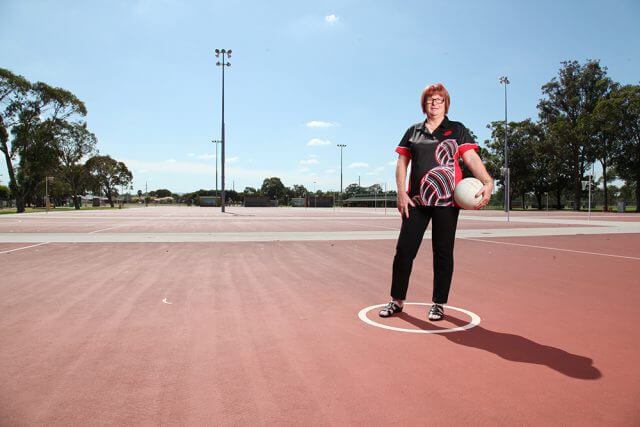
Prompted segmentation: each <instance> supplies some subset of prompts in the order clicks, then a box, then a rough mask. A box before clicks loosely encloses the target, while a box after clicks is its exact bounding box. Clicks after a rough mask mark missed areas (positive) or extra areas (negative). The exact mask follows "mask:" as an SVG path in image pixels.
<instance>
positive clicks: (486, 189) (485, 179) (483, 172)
mask: <svg viewBox="0 0 640 427" xmlns="http://www.w3.org/2000/svg"><path fill="white" fill-rule="evenodd" d="M462 160H464V164H465V165H467V167H468V168H469V170H471V173H472V174H473V176H475V177H476V178H478V179H479V180H480V181H481V182H482V184H483V185H482V188H481V189H480V191H478V194H476V197H478V196H482V200H481V201H480V203H478V206H476V209H482V208H484V207H485V206H487V204H488V203H489V199H490V198H491V192H492V191H493V178H491V176H490V175H489V172H487V168H485V167H484V163H482V159H481V158H480V156H478V153H476V150H467V151H465V152H464V153H463V154H462Z"/></svg>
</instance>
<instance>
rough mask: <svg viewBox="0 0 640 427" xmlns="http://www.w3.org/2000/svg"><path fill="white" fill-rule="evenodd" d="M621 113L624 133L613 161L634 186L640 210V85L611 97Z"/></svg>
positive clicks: (621, 128) (621, 90)
mask: <svg viewBox="0 0 640 427" xmlns="http://www.w3.org/2000/svg"><path fill="white" fill-rule="evenodd" d="M609 100H610V102H611V103H612V104H613V105H615V106H616V107H617V108H618V110H619V111H620V112H622V114H621V117H620V119H621V121H620V122H618V123H619V126H618V129H617V130H618V132H619V133H620V134H621V135H622V137H621V138H620V140H619V142H618V144H617V145H616V148H615V149H614V154H613V161H614V163H615V166H616V170H617V171H618V175H619V176H620V178H622V179H624V180H625V181H626V183H627V186H630V187H634V189H635V199H636V212H640V85H627V86H623V87H621V88H620V89H618V90H616V91H614V92H613V93H612V94H611V96H610V97H609Z"/></svg>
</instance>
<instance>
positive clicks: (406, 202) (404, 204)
mask: <svg viewBox="0 0 640 427" xmlns="http://www.w3.org/2000/svg"><path fill="white" fill-rule="evenodd" d="M489 194H491V193H489ZM409 206H411V207H414V208H415V207H416V204H415V203H413V200H411V197H409V195H408V194H407V192H406V191H402V192H400V193H398V210H399V211H400V215H401V216H406V217H407V218H409Z"/></svg>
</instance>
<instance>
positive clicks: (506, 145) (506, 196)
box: [500, 76, 511, 221]
mask: <svg viewBox="0 0 640 427" xmlns="http://www.w3.org/2000/svg"><path fill="white" fill-rule="evenodd" d="M509 83H510V82H509V79H508V78H507V76H502V77H500V84H504V210H505V212H506V213H507V221H509V185H510V181H511V176H510V174H509V142H508V127H509V124H508V122H507V85H508V84H509Z"/></svg>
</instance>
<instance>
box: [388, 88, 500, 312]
mask: <svg viewBox="0 0 640 427" xmlns="http://www.w3.org/2000/svg"><path fill="white" fill-rule="evenodd" d="M420 104H421V105H422V112H423V113H424V114H426V115H427V119H426V120H425V121H424V122H420V123H417V124H415V125H413V126H411V127H410V128H409V129H408V130H407V132H406V133H405V134H404V137H403V138H402V141H400V145H398V147H397V148H396V152H397V153H398V154H399V156H398V162H397V165H396V184H397V186H398V210H399V211H400V214H401V215H402V228H401V229H400V236H399V237H398V243H397V245H396V255H395V258H394V260H393V278H392V284H391V298H392V301H391V302H389V303H388V304H387V305H386V306H385V307H384V308H383V309H382V310H380V313H379V315H380V317H389V316H392V315H394V314H396V313H399V312H401V311H402V308H403V303H404V300H405V298H406V295H407V288H408V286H409V276H410V274H411V267H412V265H413V259H414V258H415V256H416V254H417V253H418V249H419V248H420V243H421V242H422V237H423V235H424V232H425V230H426V229H427V226H428V225H429V221H433V227H432V239H431V244H432V250H433V305H432V306H431V309H430V310H429V315H428V318H429V320H434V321H437V320H442V318H443V317H444V308H443V304H446V303H447V299H448V297H449V288H450V286H451V276H452V275H453V245H454V241H455V235H456V225H457V223H458V212H459V211H460V209H459V207H458V206H457V204H456V203H455V201H454V199H453V190H454V188H455V186H456V184H457V183H458V182H459V181H460V180H461V179H462V171H461V170H460V166H459V164H458V159H459V158H460V156H462V159H463V161H464V163H465V165H466V166H467V167H468V168H469V169H470V170H471V172H472V173H473V175H474V176H475V177H476V178H478V179H479V180H480V181H482V183H483V187H482V188H481V189H480V191H479V192H478V194H477V196H482V200H481V201H480V202H479V203H478V205H477V206H476V209H482V208H483V207H485V206H486V205H487V203H488V202H489V198H490V197H491V191H492V190H493V180H492V179H491V177H490V176H489V174H488V173H487V170H486V168H485V167H484V164H483V163H482V160H481V159H480V157H479V156H478V153H477V150H478V145H477V144H476V143H475V141H474V140H473V138H472V137H471V135H470V134H469V131H468V130H467V128H465V127H464V125H463V124H462V123H459V122H454V121H450V120H449V119H448V118H447V113H448V111H449V104H450V98H449V92H447V89H445V87H444V86H443V85H442V84H439V83H438V84H432V85H429V86H427V87H426V88H425V89H424V91H423V92H422V96H421V98H420ZM409 163H411V176H410V177H409V190H408V191H406V190H405V181H406V177H407V167H408V165H409Z"/></svg>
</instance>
